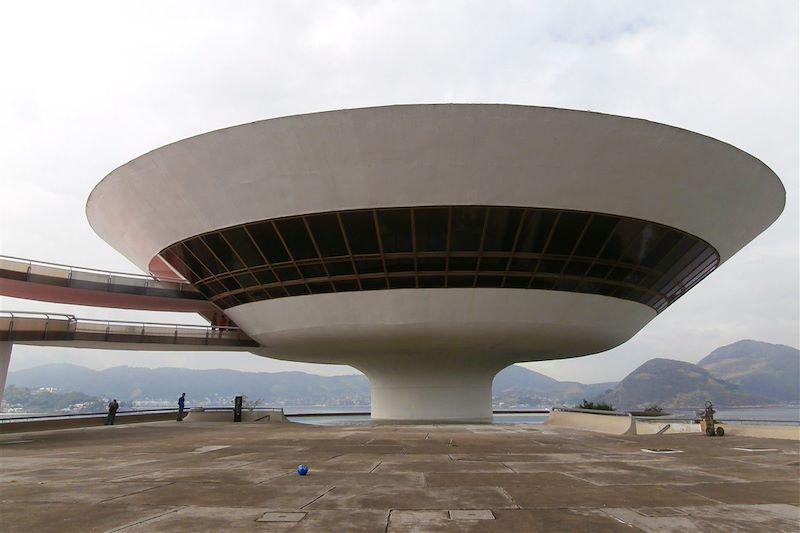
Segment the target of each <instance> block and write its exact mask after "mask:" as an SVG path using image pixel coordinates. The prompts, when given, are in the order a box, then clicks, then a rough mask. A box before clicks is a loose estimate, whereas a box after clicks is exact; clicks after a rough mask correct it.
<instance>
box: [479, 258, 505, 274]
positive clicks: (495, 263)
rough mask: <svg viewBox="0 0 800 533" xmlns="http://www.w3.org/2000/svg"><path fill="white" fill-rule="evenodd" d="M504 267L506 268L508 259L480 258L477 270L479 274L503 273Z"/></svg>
mask: <svg viewBox="0 0 800 533" xmlns="http://www.w3.org/2000/svg"><path fill="white" fill-rule="evenodd" d="M506 266H508V257H482V258H481V264H480V267H479V268H480V270H481V272H486V271H495V272H505V270H506Z"/></svg>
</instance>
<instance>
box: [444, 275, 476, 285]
mask: <svg viewBox="0 0 800 533" xmlns="http://www.w3.org/2000/svg"><path fill="white" fill-rule="evenodd" d="M474 284H475V276H474V275H472V276H458V275H456V276H454V275H450V276H447V286H448V287H472V286H473V285H474Z"/></svg>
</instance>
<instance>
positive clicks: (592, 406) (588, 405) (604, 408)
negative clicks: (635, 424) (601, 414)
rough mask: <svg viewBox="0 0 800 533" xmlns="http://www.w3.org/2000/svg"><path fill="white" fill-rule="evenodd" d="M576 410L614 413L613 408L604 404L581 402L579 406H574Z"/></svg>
mask: <svg viewBox="0 0 800 533" xmlns="http://www.w3.org/2000/svg"><path fill="white" fill-rule="evenodd" d="M575 407H576V408H578V409H594V410H595V411H616V409H614V406H613V405H611V404H608V403H605V402H597V403H595V402H590V401H588V400H583V402H581V404H580V405H576V406H575Z"/></svg>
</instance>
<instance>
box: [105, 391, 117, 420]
mask: <svg viewBox="0 0 800 533" xmlns="http://www.w3.org/2000/svg"><path fill="white" fill-rule="evenodd" d="M117 409H119V404H118V403H117V399H116V398H114V399H113V400H111V401H110V402H108V416H107V417H106V425H107V426H113V425H114V419H115V418H116V417H117Z"/></svg>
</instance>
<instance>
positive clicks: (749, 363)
mask: <svg viewBox="0 0 800 533" xmlns="http://www.w3.org/2000/svg"><path fill="white" fill-rule="evenodd" d="M697 364H698V365H700V366H701V367H703V368H705V369H706V370H708V371H709V372H711V373H712V374H713V375H714V376H716V377H718V378H720V379H724V380H725V381H728V382H730V383H733V384H735V385H738V386H739V388H740V389H742V390H743V391H745V392H749V393H751V394H754V395H757V396H765V397H767V398H772V399H774V400H777V401H779V402H783V403H800V350H798V349H796V348H792V347H791V346H785V345H783V344H769V343H766V342H759V341H753V340H743V341H739V342H735V343H733V344H729V345H728V346H723V347H721V348H717V349H716V350H714V351H713V352H711V353H710V354H708V355H707V356H706V357H704V358H703V359H701V360H700V362H699V363H697Z"/></svg>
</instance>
